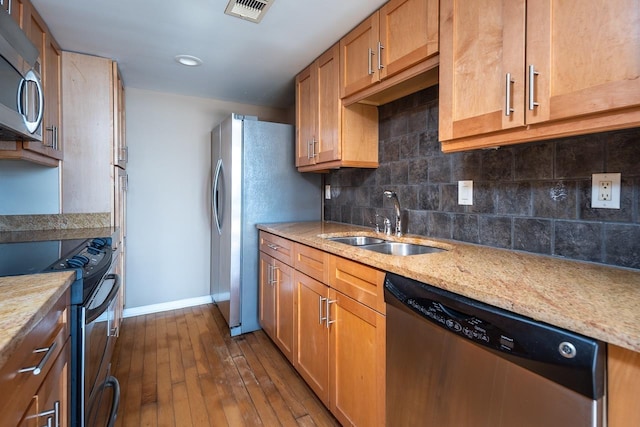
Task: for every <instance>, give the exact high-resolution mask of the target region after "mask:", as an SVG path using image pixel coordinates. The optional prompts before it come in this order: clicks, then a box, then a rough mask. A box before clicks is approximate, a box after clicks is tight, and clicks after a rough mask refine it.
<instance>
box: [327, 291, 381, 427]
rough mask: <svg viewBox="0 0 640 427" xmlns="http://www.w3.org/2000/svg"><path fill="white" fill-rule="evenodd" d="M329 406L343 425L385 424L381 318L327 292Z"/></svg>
mask: <svg viewBox="0 0 640 427" xmlns="http://www.w3.org/2000/svg"><path fill="white" fill-rule="evenodd" d="M329 298H330V301H332V302H333V303H332V304H331V305H330V308H331V310H330V313H329V321H330V322H333V323H331V324H330V325H329V331H330V332H329V360H330V363H329V378H330V382H329V390H330V396H329V402H330V406H329V408H330V409H331V412H332V413H333V414H334V415H335V417H336V418H337V419H338V420H339V421H340V422H341V423H342V424H343V425H356V426H383V425H384V423H385V349H386V347H385V317H384V316H383V315H382V314H380V313H378V312H377V311H375V310H372V309H371V308H369V307H367V306H365V305H364V304H360V303H359V302H357V301H355V300H353V299H351V298H349V297H348V296H346V295H343V294H341V293H340V292H337V291H335V290H333V289H332V290H331V291H330V292H329Z"/></svg>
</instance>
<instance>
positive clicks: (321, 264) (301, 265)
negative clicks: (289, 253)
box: [294, 243, 329, 283]
mask: <svg viewBox="0 0 640 427" xmlns="http://www.w3.org/2000/svg"><path fill="white" fill-rule="evenodd" d="M294 255H295V269H296V270H298V271H301V272H303V273H304V274H306V275H307V276H309V277H313V278H314V279H316V280H317V281H319V282H322V283H327V276H328V274H329V254H328V253H326V252H323V251H320V250H318V249H314V248H311V247H309V246H305V245H301V244H299V243H296V245H295V250H294Z"/></svg>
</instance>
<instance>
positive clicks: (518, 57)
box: [439, 0, 525, 141]
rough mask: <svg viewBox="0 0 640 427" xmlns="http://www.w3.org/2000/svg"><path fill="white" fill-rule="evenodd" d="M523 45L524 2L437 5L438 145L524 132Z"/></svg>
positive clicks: (457, 0)
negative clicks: (506, 131) (511, 130)
mask: <svg viewBox="0 0 640 427" xmlns="http://www.w3.org/2000/svg"><path fill="white" fill-rule="evenodd" d="M524 43H525V0H483V1H473V2H470V1H465V0H442V1H441V2H440V100H439V105H440V107H439V120H440V125H439V137H440V140H443V141H446V140H450V139H455V138H460V137H464V136H471V135H479V134H484V133H488V132H494V131H499V130H502V129H509V128H514V127H518V126H524V117H525V116H524V108H525V105H524V103H525V99H524V91H525V80H524V79H525V70H524V60H525V58H524V52H525V50H524V49H525V46H524ZM508 77H509V78H508ZM507 92H509V95H510V96H509V98H510V99H509V102H508V104H507ZM507 113H508V115H507Z"/></svg>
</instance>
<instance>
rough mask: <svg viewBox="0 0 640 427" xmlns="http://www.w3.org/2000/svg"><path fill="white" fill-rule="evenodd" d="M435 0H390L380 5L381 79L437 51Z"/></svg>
mask: <svg viewBox="0 0 640 427" xmlns="http://www.w3.org/2000/svg"><path fill="white" fill-rule="evenodd" d="M438 19H439V15H438V0H391V1H389V2H388V3H387V4H385V5H384V6H383V7H382V8H381V9H380V43H381V46H380V51H379V52H378V54H379V56H378V58H379V59H380V67H381V68H380V80H382V79H384V78H387V77H390V76H392V75H394V74H397V73H398V72H400V71H402V70H404V69H407V68H409V67H411V66H412V65H415V64H417V63H419V62H421V61H423V60H424V59H426V58H428V57H430V56H431V55H434V54H436V53H438Z"/></svg>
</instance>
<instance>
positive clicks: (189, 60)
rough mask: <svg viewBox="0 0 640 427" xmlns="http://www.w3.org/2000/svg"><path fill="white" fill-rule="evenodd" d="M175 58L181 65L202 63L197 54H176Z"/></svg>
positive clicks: (194, 65)
mask: <svg viewBox="0 0 640 427" xmlns="http://www.w3.org/2000/svg"><path fill="white" fill-rule="evenodd" d="M175 60H176V61H177V62H179V63H180V64H182V65H186V66H187V67H197V66H199V65H202V59H200V58H198V57H197V56H192V55H177V56H176V57H175Z"/></svg>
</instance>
